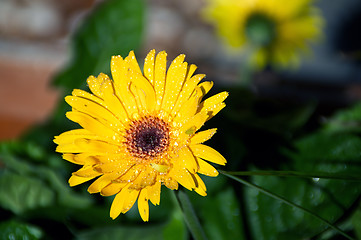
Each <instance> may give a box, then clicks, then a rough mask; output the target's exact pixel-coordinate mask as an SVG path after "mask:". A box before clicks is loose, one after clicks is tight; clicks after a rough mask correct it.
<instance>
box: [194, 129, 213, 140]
mask: <svg viewBox="0 0 361 240" xmlns="http://www.w3.org/2000/svg"><path fill="white" fill-rule="evenodd" d="M216 132H217V128H212V129H208V130H205V131H201V132H197V133H196V134H195V135H194V136H193V137H192V138H191V144H198V143H203V142H205V141H207V140H209V139H210V138H211V137H212V136H213V135H214V134H215V133H216Z"/></svg>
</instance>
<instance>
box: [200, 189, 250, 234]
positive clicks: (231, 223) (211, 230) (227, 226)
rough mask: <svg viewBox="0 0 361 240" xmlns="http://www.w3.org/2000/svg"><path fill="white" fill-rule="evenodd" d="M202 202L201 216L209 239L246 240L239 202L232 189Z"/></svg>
mask: <svg viewBox="0 0 361 240" xmlns="http://www.w3.org/2000/svg"><path fill="white" fill-rule="evenodd" d="M202 200H203V201H202V209H201V213H202V215H201V216H202V221H203V226H204V229H205V231H206V233H207V236H208V239H214V240H218V239H239V240H241V239H246V238H245V235H244V230H243V223H242V219H241V213H240V207H239V202H238V200H237V196H236V195H235V193H234V191H233V189H232V188H229V187H228V188H225V189H223V190H221V191H220V192H218V194H217V195H215V196H207V197H205V198H204V199H202Z"/></svg>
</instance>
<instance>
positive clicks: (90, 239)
mask: <svg viewBox="0 0 361 240" xmlns="http://www.w3.org/2000/svg"><path fill="white" fill-rule="evenodd" d="M162 228H163V225H155V226H147V225H143V226H141V225H139V226H112V227H98V228H94V229H91V230H85V231H82V232H79V233H78V234H76V239H77V240H112V239H127V240H138V239H142V240H159V239H163V232H162Z"/></svg>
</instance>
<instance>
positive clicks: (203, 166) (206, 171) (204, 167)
mask: <svg viewBox="0 0 361 240" xmlns="http://www.w3.org/2000/svg"><path fill="white" fill-rule="evenodd" d="M197 160H198V165H199V169H198V173H200V174H203V175H206V176H209V177H216V176H218V171H217V170H216V169H215V168H214V167H213V166H212V165H211V164H209V163H207V162H206V161H203V160H202V159H200V158H197Z"/></svg>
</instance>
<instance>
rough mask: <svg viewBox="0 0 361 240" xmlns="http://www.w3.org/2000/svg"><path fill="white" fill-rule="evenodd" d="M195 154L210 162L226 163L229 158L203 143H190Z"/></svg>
mask: <svg viewBox="0 0 361 240" xmlns="http://www.w3.org/2000/svg"><path fill="white" fill-rule="evenodd" d="M190 148H191V150H192V152H193V154H194V155H195V156H197V157H200V158H202V159H204V160H207V161H209V162H213V163H216V164H219V165H225V164H226V162H227V160H226V159H225V158H224V157H223V156H222V155H221V154H220V153H219V152H217V151H216V150H214V149H213V148H211V147H208V146H206V145H203V144H194V145H190Z"/></svg>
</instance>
